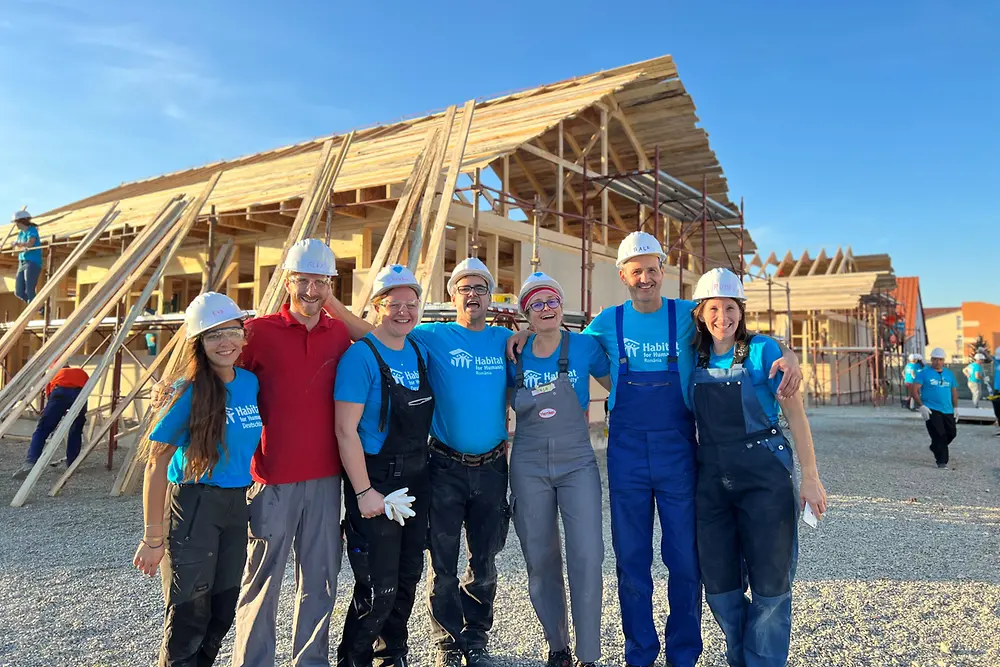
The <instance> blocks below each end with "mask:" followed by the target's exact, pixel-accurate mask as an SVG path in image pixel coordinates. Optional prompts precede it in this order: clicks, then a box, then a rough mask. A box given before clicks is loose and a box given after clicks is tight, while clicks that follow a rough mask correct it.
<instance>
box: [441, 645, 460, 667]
mask: <svg viewBox="0 0 1000 667" xmlns="http://www.w3.org/2000/svg"><path fill="white" fill-rule="evenodd" d="M463 657H464V656H463V655H462V652H461V651H459V650H458V649H444V650H438V652H437V655H435V656H434V667H462V659H463Z"/></svg>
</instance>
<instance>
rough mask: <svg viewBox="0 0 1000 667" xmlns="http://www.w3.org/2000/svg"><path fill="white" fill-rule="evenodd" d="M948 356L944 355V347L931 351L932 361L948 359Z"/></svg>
mask: <svg viewBox="0 0 1000 667" xmlns="http://www.w3.org/2000/svg"><path fill="white" fill-rule="evenodd" d="M947 358H948V355H946V354H945V353H944V348H943V347H935V348H934V349H933V350H931V359H947Z"/></svg>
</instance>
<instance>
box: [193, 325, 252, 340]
mask: <svg viewBox="0 0 1000 667" xmlns="http://www.w3.org/2000/svg"><path fill="white" fill-rule="evenodd" d="M245 337H246V331H245V330H244V329H243V327H223V328H221V329H212V330H211V331H208V332H206V333H203V334H202V335H201V339H202V340H203V341H205V342H206V343H221V342H222V341H224V340H229V341H232V342H234V343H237V342H239V341H241V340H243V339H244V338H245Z"/></svg>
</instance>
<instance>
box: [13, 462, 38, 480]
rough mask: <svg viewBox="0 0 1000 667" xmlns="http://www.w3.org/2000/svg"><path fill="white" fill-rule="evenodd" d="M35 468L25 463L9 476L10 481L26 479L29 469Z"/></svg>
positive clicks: (31, 464) (32, 464) (33, 465)
mask: <svg viewBox="0 0 1000 667" xmlns="http://www.w3.org/2000/svg"><path fill="white" fill-rule="evenodd" d="M34 467H35V464H34V463H25V464H24V465H22V466H21V467H20V468H18V469H17V470H15V471H14V474H13V475H11V476H10V478H11V479H16V480H23V479H26V478H27V477H28V473H29V472H31V469H32V468H34Z"/></svg>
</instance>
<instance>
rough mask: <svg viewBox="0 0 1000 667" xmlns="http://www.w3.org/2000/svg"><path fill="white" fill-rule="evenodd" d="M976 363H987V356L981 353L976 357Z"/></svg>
mask: <svg viewBox="0 0 1000 667" xmlns="http://www.w3.org/2000/svg"><path fill="white" fill-rule="evenodd" d="M976 361H986V355H985V354H983V353H982V352H980V353H979V354H977V355H976Z"/></svg>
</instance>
